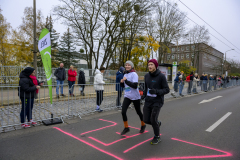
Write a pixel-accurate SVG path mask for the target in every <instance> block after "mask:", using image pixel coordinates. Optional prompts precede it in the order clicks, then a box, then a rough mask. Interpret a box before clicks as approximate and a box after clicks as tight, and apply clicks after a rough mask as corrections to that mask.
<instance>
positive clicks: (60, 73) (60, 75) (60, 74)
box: [54, 63, 66, 98]
mask: <svg viewBox="0 0 240 160" xmlns="http://www.w3.org/2000/svg"><path fill="white" fill-rule="evenodd" d="M63 67H64V64H63V63H60V67H59V68H57V69H56V70H55V72H54V76H56V79H57V87H56V93H57V98H59V85H61V96H65V95H64V94H63V83H64V80H65V79H66V71H65V68H63Z"/></svg>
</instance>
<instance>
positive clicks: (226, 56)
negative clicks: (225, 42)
mask: <svg viewBox="0 0 240 160" xmlns="http://www.w3.org/2000/svg"><path fill="white" fill-rule="evenodd" d="M232 50H234V49H230V50H227V51H226V52H225V62H224V65H225V70H226V71H225V73H226V72H227V63H226V62H227V60H226V57H227V52H228V51H232Z"/></svg>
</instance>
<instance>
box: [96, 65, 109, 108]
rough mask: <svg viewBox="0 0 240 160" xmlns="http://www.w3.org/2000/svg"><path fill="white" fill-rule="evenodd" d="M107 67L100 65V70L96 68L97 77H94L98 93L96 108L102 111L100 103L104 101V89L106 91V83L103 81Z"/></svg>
mask: <svg viewBox="0 0 240 160" xmlns="http://www.w3.org/2000/svg"><path fill="white" fill-rule="evenodd" d="M105 70H106V68H105V67H100V71H99V70H98V69H96V71H95V77H94V88H95V91H96V94H97V101H96V103H97V107H96V109H95V111H96V112H102V111H103V110H102V109H100V105H101V104H102V101H103V91H104V86H103V85H104V84H105V82H104V81H103V73H104V72H105Z"/></svg>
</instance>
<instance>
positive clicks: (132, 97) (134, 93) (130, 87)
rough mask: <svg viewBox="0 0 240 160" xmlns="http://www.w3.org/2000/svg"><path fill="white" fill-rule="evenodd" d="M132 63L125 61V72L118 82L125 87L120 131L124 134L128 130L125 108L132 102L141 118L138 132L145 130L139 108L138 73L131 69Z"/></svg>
mask: <svg viewBox="0 0 240 160" xmlns="http://www.w3.org/2000/svg"><path fill="white" fill-rule="evenodd" d="M133 68H134V65H133V63H132V62H131V61H127V62H126V63H125V70H126V72H125V74H124V76H123V79H122V80H121V82H120V85H121V86H122V87H124V88H125V92H124V100H123V104H122V118H123V122H124V129H123V131H122V133H121V135H124V134H126V133H127V132H129V131H130V130H129V127H128V120H127V109H128V107H129V105H130V104H131V103H132V102H133V104H134V108H135V110H136V112H137V114H138V116H139V118H140V120H141V130H140V133H143V132H144V131H145V128H146V125H145V123H144V122H143V114H142V111H141V108H140V99H141V96H140V93H139V90H138V75H137V73H136V72H135V70H134V69H133Z"/></svg>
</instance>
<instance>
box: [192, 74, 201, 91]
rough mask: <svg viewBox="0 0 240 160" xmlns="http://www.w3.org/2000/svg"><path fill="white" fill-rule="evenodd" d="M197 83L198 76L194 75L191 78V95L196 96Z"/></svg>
mask: <svg viewBox="0 0 240 160" xmlns="http://www.w3.org/2000/svg"><path fill="white" fill-rule="evenodd" d="M199 81H200V79H199V76H198V74H197V73H195V74H194V77H193V90H192V92H193V94H198V92H197V86H198V85H197V83H198V82H199Z"/></svg>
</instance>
